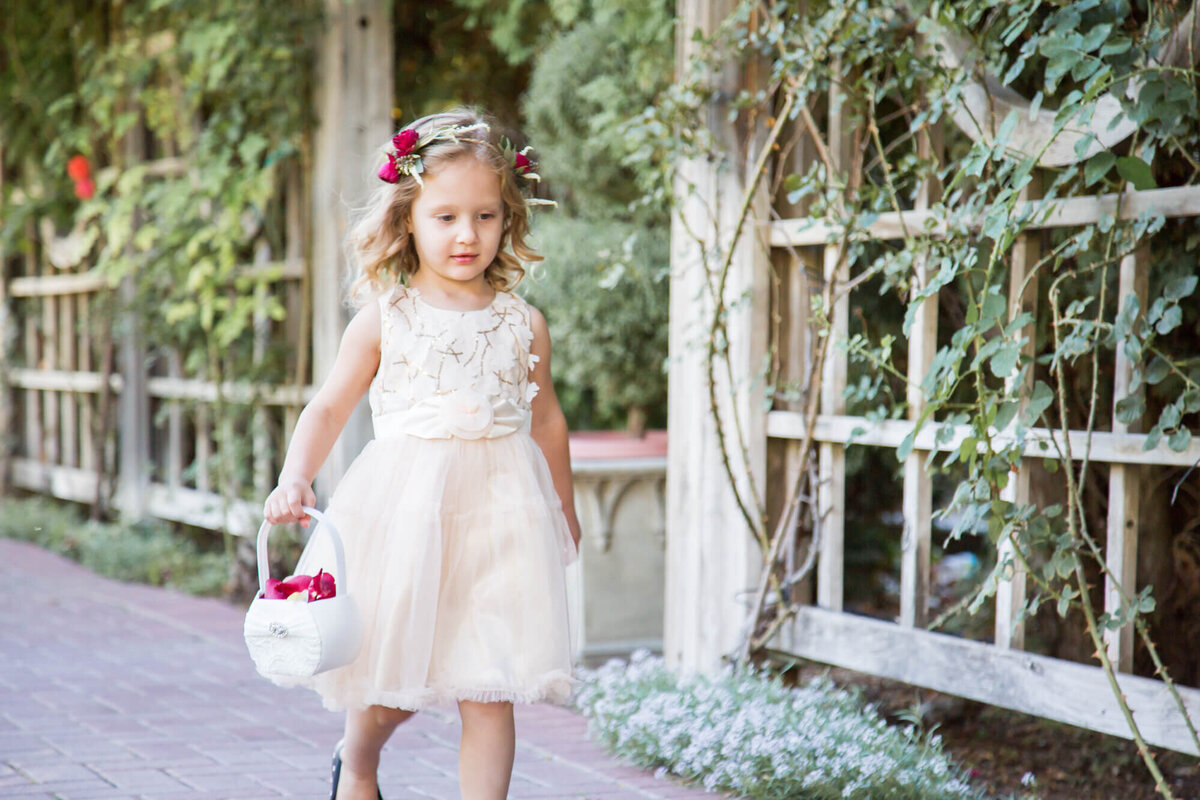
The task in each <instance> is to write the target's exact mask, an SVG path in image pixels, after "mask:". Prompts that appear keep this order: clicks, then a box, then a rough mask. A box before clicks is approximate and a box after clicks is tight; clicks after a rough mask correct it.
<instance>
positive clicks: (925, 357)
mask: <svg viewBox="0 0 1200 800" xmlns="http://www.w3.org/2000/svg"><path fill="white" fill-rule="evenodd" d="M935 137H936V138H937V139H938V140H940V138H941V137H940V135H938V131H935V133H934V136H933V137H931V136H930V135H929V134H928V133H927V132H925V131H922V132H921V133H920V134H918V136H917V157H918V158H921V159H929V158H931V157H933V155H934V152H935V150H937V151H939V152H938V156H939V160H940V156H941V153H940V150H941V142H940V141H937V142H935V141H934V138H935ZM936 193H937V187H936V185H935V181H934V180H932V179H931V180H929V181H926V182H925V184H924V185H923V186H922V187H921V189H920V191H919V192H918V193H917V198H916V203H915V210H917V211H925V210H927V209H928V208H929V206H930V205H931V203H932V201H933V200H934V195H935V194H936ZM913 267H914V269H915V270H916V275H915V276H914V277H915V278H916V280H915V281H914V290H915V289H920V288H924V287H925V286H926V285H927V284H928V283H929V270H928V267H929V265H928V263H927V262H926V260H925V259H924V258H920V259H917V260H916V262H915V263H914V265H913ZM937 330H938V296H937V294H934V295H933V296H931V297H928V298H926V299H925V300H924V302H922V303H921V305H920V307H918V309H917V312H916V314H915V315H914V316H913V323H912V328H911V329H910V330H909V334H908V384H907V388H906V391H905V396H906V399H907V402H908V418H909V419H910V420H913V421H914V422H915V421H916V420H918V419H919V418H920V417H921V414H922V413H924V411H925V394H924V393H923V392H922V391H921V382H922V381H924V379H925V373H926V372H928V371H929V368H930V366H931V365H932V364H933V358H934V356H935V355H936V354H937ZM928 458H929V451H927V450H913V451H912V452H911V453H909V455H908V458H906V459H904V500H903V505H904V534H903V538H902V540H901V542H900V624H901V625H903V626H905V627H908V628H912V627H916V626H924V624H925V622H926V617H927V615H928V613H929V555H930V539H931V536H932V530H933V478H932V477H931V476H930V474H929V473H928V472H927V471H926V470H925V461H926V460H927V459H928Z"/></svg>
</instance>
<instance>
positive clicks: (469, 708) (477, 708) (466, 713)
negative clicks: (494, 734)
mask: <svg viewBox="0 0 1200 800" xmlns="http://www.w3.org/2000/svg"><path fill="white" fill-rule="evenodd" d="M458 713H459V716H461V717H463V718H464V719H465V718H467V717H480V718H487V719H496V720H505V719H511V718H512V715H513V705H512V703H509V702H500V703H479V702H476V701H474V700H459V701H458Z"/></svg>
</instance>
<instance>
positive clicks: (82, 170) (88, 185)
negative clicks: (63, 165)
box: [67, 156, 96, 200]
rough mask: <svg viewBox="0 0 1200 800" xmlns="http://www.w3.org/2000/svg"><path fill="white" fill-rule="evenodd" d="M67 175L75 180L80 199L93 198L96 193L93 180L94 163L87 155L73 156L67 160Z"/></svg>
mask: <svg viewBox="0 0 1200 800" xmlns="http://www.w3.org/2000/svg"><path fill="white" fill-rule="evenodd" d="M67 177H69V178H70V179H71V180H73V181H75V196H76V197H78V198H79V199H80V200H91V199H92V197H94V196H95V194H96V184H95V183H94V182H93V181H92V165H91V163H90V162H89V161H88V160H87V156H71V160H70V161H68V162H67Z"/></svg>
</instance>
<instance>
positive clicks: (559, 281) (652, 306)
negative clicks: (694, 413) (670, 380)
mask: <svg viewBox="0 0 1200 800" xmlns="http://www.w3.org/2000/svg"><path fill="white" fill-rule="evenodd" d="M535 225H536V230H535V233H536V237H537V245H538V248H539V251H540V252H541V253H542V254H543V255H544V256H545V257H546V265H545V267H544V268H543V267H541V265H539V266H538V267H537V268H535V270H534V272H533V274H532V275H531V276H530V278H529V279H528V280H527V281H526V282H524V283H522V284H521V291H522V294H523V295H524V296H525V298H526V299H527V300H529V302H531V303H533V304H534V305H535V306H537V307H538V308H539V309H540V310H541V311H542V313H543V314H545V316H546V322H547V324H548V325H549V327H550V338H551V340H552V341H553V342H554V361H553V365H552V366H553V371H554V376H555V386H556V387H557V388H558V391H559V399H560V401H561V402H562V406H563V411H564V412H565V413H566V415H567V419H568V421H569V422H570V425H571V427H572V428H573V429H588V428H592V429H595V428H622V427H626V426H627V424H628V423H629V422H630V417H635V418H636V417H637V416H638V415H644V416H642V417H641V419H644V420H646V421H648V423H649V424H650V425H651V426H652V427H659V426H663V425H665V424H666V413H665V412H666V402H667V383H666V375H665V370H664V366H665V361H666V356H667V292H666V288H667V286H666V284H667V274H668V269H669V267H668V258H669V254H668V245H667V241H666V237H665V236H661V235H659V234H658V232H657V231H654V230H647V229H645V228H643V227H640V226H638V225H634V224H631V223H622V222H615V221H611V220H588V219H564V218H562V217H558V216H556V215H554V214H553V213H549V214H539V215H538V218H537V221H536V223H535ZM629 427H632V428H636V427H638V424H637V421H636V420H635V421H634V422H633V424H632V425H629Z"/></svg>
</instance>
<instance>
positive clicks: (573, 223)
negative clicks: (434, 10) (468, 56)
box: [522, 0, 672, 427]
mask: <svg viewBox="0 0 1200 800" xmlns="http://www.w3.org/2000/svg"><path fill="white" fill-rule="evenodd" d="M552 8H553V11H554V19H555V24H556V25H559V26H561V28H560V29H558V30H556V32H555V33H553V35H547V37H546V38H547V41H546V42H545V43H543V44H542V46H541V47H540V48H539V54H538V56H537V58H536V60H535V61H534V64H533V72H532V75H531V78H530V84H529V91H528V93H527V94H526V95H525V98H524V101H523V103H522V108H523V111H524V115H525V118H526V121H527V122H526V131H527V133H528V134H529V139H530V141H531V142H533V144H534V146H535V147H536V148H537V150H538V153H539V157H540V160H541V165H542V168H541V172H542V176H543V178H544V179H545V182H546V186H547V187H548V189H549V191H550V193H551V195H552V196H553V197H554V198H555V200H557V201H558V203H559V208H558V210H557V211H555V212H552V213H549V214H544V215H541V216H540V217H539V218H538V220H537V222H536V233H537V237H538V244H539V246H540V247H541V248H542V250H543V254H544V255H545V256H546V257H547V261H546V265H545V267H544V269H541V270H540V272H541V273H542V277H541V278H540V279H539V280H537V281H534V282H532V283H533V285H532V286H530V287H529V288H528V290H527V292H526V294H527V297H529V299H530V300H531V302H533V303H534V304H535V305H538V306H539V307H540V308H541V310H542V311H543V313H545V315H546V317H547V319H548V320H549V322H550V326H551V334H552V337H553V340H554V343H555V352H556V356H555V374H556V375H557V376H558V379H559V381H560V382H561V383H562V388H561V390H560V394H561V396H562V399H563V402H564V408H565V409H566V412H567V414H568V419H569V420H570V421H571V423H572V426H573V427H600V426H612V425H618V424H622V423H623V418H624V417H625V416H626V415H627V414H629V413H631V412H637V413H641V414H645V413H648V415H649V417H650V421H651V424H655V425H661V424H665V402H666V377H665V372H664V369H663V365H664V363H665V361H666V356H667V284H668V275H669V259H670V255H669V247H668V239H669V217H668V212H667V204H666V198H665V196H664V195H662V194H659V195H658V196H656V197H654V198H652V199H651V200H650V201H649V202H645V201H644V200H643V197H642V193H641V191H640V189H639V187H640V186H642V185H644V184H645V183H646V182H647V181H648V178H647V175H648V174H650V172H651V171H650V170H647V169H646V167H645V166H644V163H643V162H642V161H641V160H639V159H635V158H634V149H635V148H636V147H637V146H638V145H637V142H636V141H635V140H633V139H632V138H630V137H628V136H626V135H625V134H624V130H623V126H624V125H625V124H626V123H627V122H628V120H629V119H630V118H632V117H634V116H636V115H637V114H639V113H640V112H641V111H642V109H644V108H645V107H646V106H647V105H648V104H649V103H650V102H651V101H652V99H653V97H654V96H655V94H656V93H657V92H659V91H661V90H662V89H663V88H664V87H665V86H666V83H667V81H668V80H669V77H670V74H671V49H672V47H671V35H672V14H671V6H670V4H668V3H664V2H655V3H651V4H650V5H648V6H647V5H644V4H640V3H633V2H632V1H631V0H596V1H595V2H590V3H582V2H581V3H558V4H553V6H552Z"/></svg>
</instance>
